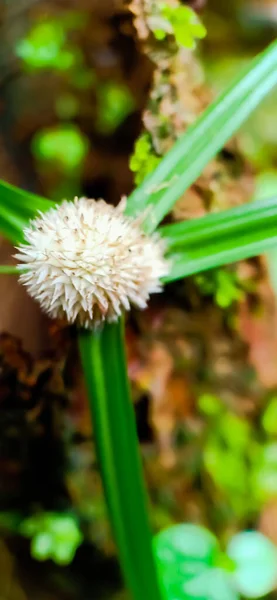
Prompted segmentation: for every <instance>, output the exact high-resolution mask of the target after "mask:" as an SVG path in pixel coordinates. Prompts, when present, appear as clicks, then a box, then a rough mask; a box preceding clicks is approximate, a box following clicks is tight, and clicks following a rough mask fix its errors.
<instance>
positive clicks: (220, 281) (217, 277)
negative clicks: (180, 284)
mask: <svg viewBox="0 0 277 600" xmlns="http://www.w3.org/2000/svg"><path fill="white" fill-rule="evenodd" d="M195 281H196V284H197V285H198V287H199V289H200V290H201V293H202V294H203V295H204V296H211V297H213V299H214V301H215V303H216V304H217V305H218V306H220V307H221V308H229V307H230V306H232V304H233V303H234V302H236V301H237V300H241V299H242V298H243V296H244V290H243V285H242V282H240V280H239V277H238V275H237V273H236V272H235V271H234V270H230V269H228V268H225V269H216V270H212V271H210V272H209V273H208V274H207V273H200V274H199V275H196V276H195Z"/></svg>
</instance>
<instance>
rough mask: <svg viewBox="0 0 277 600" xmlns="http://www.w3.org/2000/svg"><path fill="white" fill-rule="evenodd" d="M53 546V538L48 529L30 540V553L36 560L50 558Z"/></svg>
mask: <svg viewBox="0 0 277 600" xmlns="http://www.w3.org/2000/svg"><path fill="white" fill-rule="evenodd" d="M52 546H53V538H52V536H51V533H48V531H42V532H41V533H38V534H36V535H35V536H34V537H33V539H32V541H31V554H32V556H33V557H34V558H35V559H36V560H46V559H47V558H50V556H51V552H52Z"/></svg>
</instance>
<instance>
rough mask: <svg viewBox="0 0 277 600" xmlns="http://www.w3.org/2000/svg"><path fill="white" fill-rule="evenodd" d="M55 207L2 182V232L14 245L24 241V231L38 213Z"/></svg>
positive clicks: (0, 222)
mask: <svg viewBox="0 0 277 600" xmlns="http://www.w3.org/2000/svg"><path fill="white" fill-rule="evenodd" d="M51 206H55V204H54V203H53V202H51V201H50V200H46V199H45V198H41V197H40V196H36V195H35V194H31V193H30V192H25V191H24V190H20V189H19V188H16V187H15V186H13V185H10V184H9V183H6V182H5V181H2V180H0V231H1V233H2V234H3V235H4V236H5V237H6V238H7V239H9V240H10V241H11V242H12V243H18V242H20V241H22V240H23V229H24V227H26V225H27V224H28V222H29V220H30V219H33V218H34V216H35V215H36V213H37V211H39V210H40V211H41V212H45V211H46V210H48V209H49V208H51Z"/></svg>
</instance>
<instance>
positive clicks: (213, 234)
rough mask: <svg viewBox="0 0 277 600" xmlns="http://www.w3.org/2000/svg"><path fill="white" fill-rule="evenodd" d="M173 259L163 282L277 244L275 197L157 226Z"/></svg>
mask: <svg viewBox="0 0 277 600" xmlns="http://www.w3.org/2000/svg"><path fill="white" fill-rule="evenodd" d="M159 232H160V234H161V235H162V237H164V238H165V239H166V240H167V246H168V256H169V257H170V259H171V261H172V269H171V272H170V274H169V275H168V276H167V277H166V278H165V282H170V281H173V280H175V279H180V278H181V277H186V276H188V275H192V274H193V273H198V272H200V271H205V270H206V269H211V268H213V267H218V266H220V265H224V264H228V263H232V262H235V261H238V260H242V259H245V258H250V257H251V256H256V255H258V254H261V253H263V252H265V251H266V250H268V249H269V248H273V247H275V246H277V197H274V198H269V199H267V200H260V201H258V200H257V201H255V202H249V203H248V204H244V205H243V206H239V207H236V208H233V209H230V210H225V211H222V212H220V213H217V214H210V215H207V216H206V217H201V218H200V219H193V220H191V221H187V222H181V223H175V224H173V225H166V226H164V227H160V228H159Z"/></svg>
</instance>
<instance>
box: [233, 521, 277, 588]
mask: <svg viewBox="0 0 277 600" xmlns="http://www.w3.org/2000/svg"><path fill="white" fill-rule="evenodd" d="M227 554H228V555H229V557H230V558H231V559H232V560H233V561H234V562H235V564H236V569H235V571H234V572H233V579H234V583H235V586H236V588H237V590H238V591H239V592H240V593H241V594H243V595H244V596H246V597H248V598H260V597H262V596H265V595H266V594H268V593H269V592H271V591H272V590H273V589H274V588H275V586H276V581H277V551H276V548H275V546H274V544H273V543H272V542H271V541H270V540H268V539H267V538H266V537H265V536H264V535H262V534H261V533H259V532H258V531H244V532H242V533H238V534H237V535H235V536H234V537H233V538H232V539H231V541H230V543H229V544H228V548H227Z"/></svg>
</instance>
